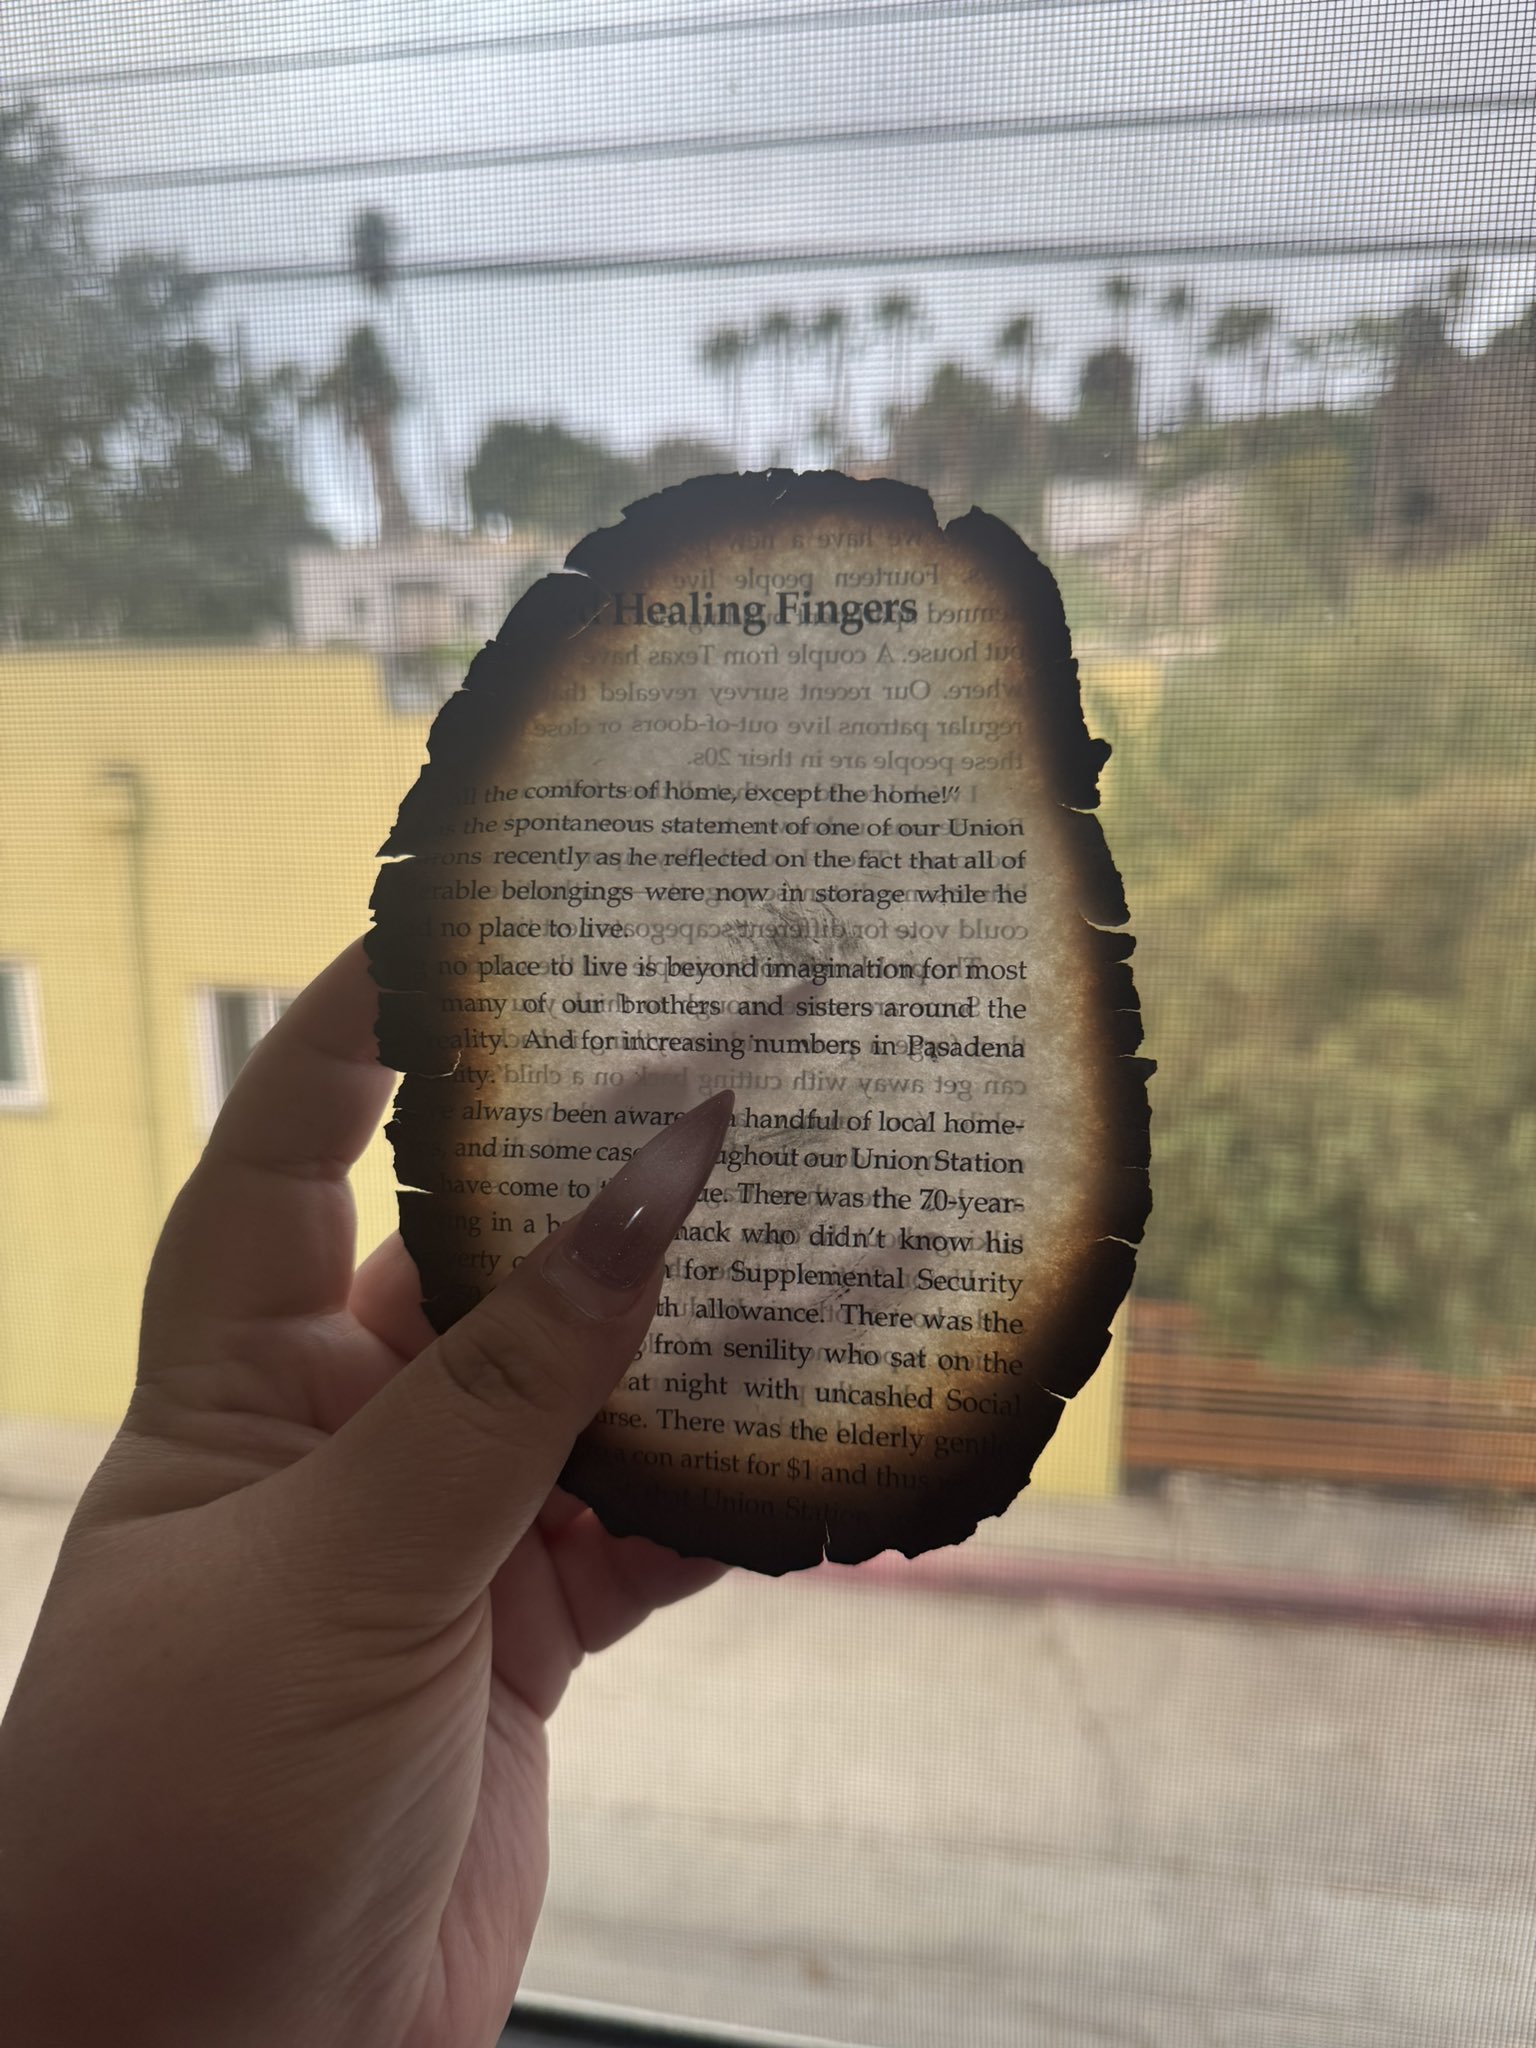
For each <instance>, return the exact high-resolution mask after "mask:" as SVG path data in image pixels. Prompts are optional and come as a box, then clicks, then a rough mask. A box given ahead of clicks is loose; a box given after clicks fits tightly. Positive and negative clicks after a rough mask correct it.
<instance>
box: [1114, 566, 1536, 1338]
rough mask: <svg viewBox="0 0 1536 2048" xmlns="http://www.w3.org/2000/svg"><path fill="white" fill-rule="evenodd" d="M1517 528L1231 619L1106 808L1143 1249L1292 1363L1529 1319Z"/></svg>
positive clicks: (1172, 680) (1522, 683)
mask: <svg viewBox="0 0 1536 2048" xmlns="http://www.w3.org/2000/svg"><path fill="white" fill-rule="evenodd" d="M1533 587H1536V537H1533V536H1531V535H1528V534H1525V535H1520V536H1517V537H1516V536H1508V537H1505V538H1504V539H1502V540H1500V541H1499V542H1497V543H1495V544H1491V545H1489V546H1488V547H1486V548H1484V549H1482V550H1479V551H1477V552H1475V553H1468V554H1464V555H1462V556H1461V557H1459V558H1457V559H1456V560H1454V561H1452V562H1448V563H1445V564H1443V565H1441V566H1439V567H1437V568H1435V569H1433V570H1430V571H1419V572H1417V573H1407V572H1403V571H1394V570H1390V569H1386V568H1381V567H1375V568H1369V569H1366V570H1363V571H1362V572H1361V574H1360V575H1359V577H1358V578H1357V580H1356V584H1355V588H1354V593H1353V601H1352V605H1351V608H1350V610H1349V612H1348V615H1347V617H1342V618H1341V617H1337V616H1330V615H1329V614H1328V613H1327V612H1326V610H1325V609H1323V608H1322V607H1314V608H1313V609H1312V610H1311V611H1310V612H1309V613H1307V614H1305V615H1302V614H1297V615H1295V616H1293V617H1292V618H1291V619H1290V620H1288V621H1287V622H1286V623H1284V624H1265V623H1263V622H1255V623H1250V624H1246V625H1242V626H1238V627H1234V628H1233V629H1232V630H1231V631H1230V632H1229V633H1228V635H1227V636H1226V638H1225V639H1224V641H1223V644H1222V645H1221V647H1220V649H1219V650H1218V651H1216V652H1214V653H1211V654H1209V655H1207V656H1205V657H1203V658H1199V659H1193V660H1188V661H1185V662H1183V663H1181V664H1179V665H1177V666H1176V667H1175V668H1174V669H1173V670H1172V672H1170V674H1169V675H1168V676H1167V678H1166V681H1165V687H1164V695H1163V702H1162V705H1161V709H1160V711H1159V714H1158V716H1157V717H1156V718H1155V719H1153V720H1152V721H1150V722H1149V723H1148V725H1147V726H1146V727H1145V728H1143V729H1142V731H1141V732H1140V734H1139V735H1138V736H1137V737H1136V738H1135V739H1134V740H1128V741H1127V743H1126V744H1125V746H1124V748H1123V751H1122V754H1121V756H1120V757H1119V759H1117V762H1116V764H1115V768H1114V771H1113V780H1112V782H1111V785H1110V798H1111V811H1110V817H1109V823H1110V827H1111V830H1112V832H1113V836H1114V843H1115V847H1116V851H1117V853H1118V854H1119V856H1120V858H1121V862H1122V866H1123V868H1124V870H1125V873H1126V880H1127V886H1128V889H1129V891H1130V896H1131V902H1132V904H1133V906H1134V909H1135V913H1136V919H1137V925H1138V929H1139V931H1140V934H1141V949H1140V953H1139V956H1138V976H1139V980H1140V985H1141V989H1142V996H1143V1002H1144V1006H1145V1012H1146V1020H1147V1029H1148V1050H1149V1051H1151V1052H1152V1053H1154V1054H1155V1055H1156V1057H1157V1058H1158V1060H1159V1062H1160V1069H1159V1074H1158V1078H1157V1081H1156V1083H1155V1089H1156V1093H1155V1097H1154V1103H1155V1115H1156V1122H1155V1126H1154V1131H1155V1144H1156V1154H1155V1158H1156V1181H1157V1196H1158V1210H1157V1214H1156V1216H1155V1218H1154V1224H1153V1228H1152V1230H1151V1233H1150V1235H1149V1238H1148V1243H1147V1249H1146V1260H1145V1267H1144V1272H1145V1278H1146V1282H1147V1285H1148V1286H1149V1288H1151V1289H1152V1290H1154V1291H1156V1292H1159V1293H1165V1294H1168V1295H1172V1296H1177V1297H1182V1298H1185V1299H1188V1300H1190V1301H1193V1302H1195V1303H1197V1304H1198V1305H1199V1306H1200V1307H1202V1308H1203V1309H1205V1310H1206V1311H1207V1312H1208V1313H1210V1314H1211V1315H1213V1316H1214V1317H1215V1318H1216V1319H1217V1320H1218V1321H1219V1322H1220V1323H1221V1324H1222V1325H1224V1326H1225V1327H1226V1328H1227V1330H1229V1331H1230V1332H1231V1333H1232V1334H1234V1335H1236V1336H1238V1337H1240V1338H1242V1339H1244V1340H1247V1341H1251V1342H1255V1343H1257V1344H1259V1345H1260V1346H1262V1347H1263V1348H1264V1349H1265V1350H1266V1351H1267V1352H1268V1353H1269V1354H1270V1355H1272V1356H1276V1357H1280V1358H1286V1359H1293V1360H1296V1361H1298V1362H1305V1361H1309V1360H1314V1359H1316V1358H1318V1357H1320V1356H1324V1355H1331V1356H1334V1357H1338V1356H1351V1355H1355V1356H1363V1357H1370V1356H1382V1355H1387V1354H1394V1353H1395V1354H1398V1355H1407V1356H1411V1357H1415V1358H1418V1359H1420V1360H1423V1361H1425V1362H1428V1363H1432V1364H1436V1365H1441V1366H1446V1367H1452V1368H1473V1367H1476V1366H1477V1365H1479V1364H1480V1363H1483V1362H1486V1361H1488V1360H1490V1359H1495V1358H1497V1357H1498V1356H1499V1355H1500V1354H1501V1353H1507V1352H1508V1351H1509V1350H1511V1349H1513V1348H1515V1347H1516V1346H1518V1345H1519V1344H1521V1343H1522V1342H1525V1341H1528V1332H1529V1330H1530V1329H1531V1327H1532V1326H1533V1325H1536V1259H1533V1258H1532V1255H1531V1247H1532V1244H1533V1243H1536V1033H1533V1031H1532V1029H1531V1021H1530V1020H1531V1015H1532V1006H1533V1003H1536V948H1533V947H1532V945H1531V943H1530V926H1531V914H1532V906H1533V903H1536V624H1533V615H1532V612H1531V608H1530V605H1529V601H1528V593H1529V592H1530V590H1531V589H1532V588H1533Z"/></svg>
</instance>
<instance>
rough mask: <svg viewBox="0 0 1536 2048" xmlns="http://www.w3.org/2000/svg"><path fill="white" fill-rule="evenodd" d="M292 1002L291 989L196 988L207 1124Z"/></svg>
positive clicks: (199, 1046)
mask: <svg viewBox="0 0 1536 2048" xmlns="http://www.w3.org/2000/svg"><path fill="white" fill-rule="evenodd" d="M292 1001H293V991H292V990H291V989H283V988H204V989H199V990H198V1002H197V1008H198V1017H197V1037H198V1064H199V1067H200V1069H201V1083H202V1094H203V1112H204V1115H205V1117H206V1120H207V1121H208V1122H209V1123H212V1122H213V1119H214V1118H215V1117H216V1116H217V1115H218V1113H219V1105H220V1104H221V1103H222V1102H223V1100H224V1098H225V1096H226V1095H227V1094H228V1093H229V1091H230V1089H231V1088H232V1087H233V1086H234V1083H235V1076H236V1075H237V1074H238V1073H239V1071H240V1069H241V1068H242V1067H243V1066H244V1065H245V1063H246V1061H247V1060H248V1059H249V1058H250V1056H251V1054H252V1053H253V1052H254V1051H255V1049H256V1046H257V1045H258V1043H259V1042H260V1041H261V1040H262V1039H263V1038H265V1037H266V1035H267V1033H268V1032H269V1031H270V1030H271V1029H272V1026H273V1025H274V1024H275V1023H276V1022H277V1020H278V1018H279V1017H280V1016H281V1015H282V1014H283V1012H284V1010H286V1009H287V1007H288V1005H289V1004H290V1003H291V1002H292Z"/></svg>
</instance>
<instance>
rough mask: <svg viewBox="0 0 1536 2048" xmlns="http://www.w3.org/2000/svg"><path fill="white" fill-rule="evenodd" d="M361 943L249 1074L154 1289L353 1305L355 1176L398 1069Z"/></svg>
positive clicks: (171, 1227) (196, 1176) (200, 1304)
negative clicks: (388, 1061) (384, 1059)
mask: <svg viewBox="0 0 1536 2048" xmlns="http://www.w3.org/2000/svg"><path fill="white" fill-rule="evenodd" d="M377 994H378V992H377V990H376V988H375V986H374V983H373V981H372V978H371V977H370V975H369V972H368V963H367V960H366V959H365V957H364V954H363V947H362V942H361V940H357V941H354V943H353V944H352V945H350V946H348V947H347V949H346V951H345V952H344V953H341V954H339V955H338V957H337V958H336V959H335V960H333V961H332V962H331V964H330V966H329V967H327V968H325V969H324V971H323V972H322V973H320V974H319V975H317V976H316V978H315V979H314V980H313V981H312V982H311V983H310V984H309V986H308V988H306V989H305V990H304V992H303V993H302V995H300V996H298V997H296V998H295V1000H294V1001H293V1002H292V1003H291V1004H290V1005H289V1007H288V1009H287V1010H286V1011H285V1012H284V1013H283V1015H282V1016H281V1017H280V1018H279V1019H278V1021H277V1022H276V1024H274V1025H273V1027H272V1029H271V1030H270V1031H269V1032H268V1033H267V1035H266V1037H265V1038H264V1039H263V1040H262V1041H261V1043H260V1044H259V1045H258V1046H257V1047H256V1049H255V1051H254V1052H253V1053H252V1054H251V1056H250V1058H249V1059H248V1060H247V1061H246V1063H245V1065H244V1066H243V1067H242V1068H241V1070H240V1073H239V1075H238V1076H237V1078H236V1081H235V1084H234V1086H233V1088H232V1089H231V1090H230V1092H229V1096H228V1098H227V1099H226V1101H225V1103H224V1106H223V1108H222V1109H221V1110H220V1112H219V1116H218V1121H217V1122H216V1123H215V1124H214V1127H213V1131H212V1133H211V1135H210V1137H209V1139H208V1143H207V1146H206V1148H205V1149H204V1152H203V1156H202V1158H201V1160H200V1161H199V1162H198V1164H197V1166H196V1168H195V1169H194V1171H193V1173H192V1177H191V1179H190V1180H189V1181H188V1182H187V1185H186V1186H185V1187H184V1188H183V1189H182V1191H181V1194H180V1195H179V1196H178V1198H177V1201H176V1205H175V1207H174V1209H173V1210H172V1212H171V1217H170V1220H169V1222H168V1223H167V1225H166V1229H165V1234H164V1236H163V1237H162V1239H161V1245H160V1250H159V1252H158V1253H157V1254H156V1259H155V1268H154V1272H153V1274H152V1276H151V1293H152V1295H153V1294H154V1293H155V1292H157V1291H158V1290H159V1289H162V1288H166V1287H171V1288H174V1290H175V1295H176V1302H177V1308H178V1311H179V1312H180V1313H181V1314H183V1315H185V1314H186V1313H187V1312H188V1311H189V1310H190V1311H191V1312H193V1313H199V1312H200V1313H202V1314H205V1315H215V1316H220V1317H229V1318H235V1319H252V1318H267V1317H288V1316H313V1315H324V1314H329V1313H333V1312H336V1311H339V1310H340V1309H342V1308H343V1307H345V1305H346V1301H347V1296H348V1293H349V1291H350V1288H351V1284H352V1267H353V1258H354V1250H355V1246H354V1237H355V1227H354V1226H355V1219H354V1213H353V1207H352V1195H351V1190H350V1189H349V1187H348V1185H347V1174H348V1172H349V1170H350V1169H351V1167H352V1166H353V1165H354V1164H355V1163H356V1161H357V1159H358V1158H359V1156H360V1155H361V1153H362V1152H363V1150H364V1149H365V1147H366V1146H367V1144H368V1141H369V1139H370V1138H371V1137H372V1136H373V1133H374V1131H375V1130H376V1129H377V1128H378V1123H379V1118H380V1116H381V1115H382V1114H383V1111H384V1107H385V1105H386V1104H387V1102H388V1101H389V1097H390V1094H391V1091H392V1090H393V1087H394V1083H395V1076H394V1075H393V1074H392V1073H391V1072H390V1070H389V1069H388V1068H387V1067H382V1066H380V1065H379V1061H378V1053H377V1048H376V1046H375V1042H374V1035H373V1021H374V1014H375V1011H376V1008H377Z"/></svg>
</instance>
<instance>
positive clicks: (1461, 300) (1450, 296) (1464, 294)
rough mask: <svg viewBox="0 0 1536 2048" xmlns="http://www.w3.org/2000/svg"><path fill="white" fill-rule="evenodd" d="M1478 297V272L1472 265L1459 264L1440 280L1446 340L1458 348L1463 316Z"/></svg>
mask: <svg viewBox="0 0 1536 2048" xmlns="http://www.w3.org/2000/svg"><path fill="white" fill-rule="evenodd" d="M1476 296H1477V272H1476V271H1475V270H1474V269H1473V268H1472V266H1471V264H1470V263H1458V264H1456V265H1455V266H1454V268H1452V269H1450V270H1448V271H1447V272H1446V273H1445V276H1444V277H1443V278H1442V279H1441V280H1440V304H1441V307H1442V309H1443V311H1444V316H1445V338H1446V340H1447V341H1448V342H1449V343H1450V344H1451V346H1452V348H1454V347H1455V346H1456V336H1457V332H1458V330H1459V328H1460V326H1461V316H1462V314H1463V313H1465V312H1466V310H1467V308H1468V307H1469V306H1470V305H1471V303H1472V301H1473V299H1474V298H1476Z"/></svg>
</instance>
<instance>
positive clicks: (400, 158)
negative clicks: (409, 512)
mask: <svg viewBox="0 0 1536 2048" xmlns="http://www.w3.org/2000/svg"><path fill="white" fill-rule="evenodd" d="M1533 108H1536V92H1533V91H1522V92H1489V93H1476V94H1462V95H1457V94H1450V93H1424V94H1418V95H1414V96H1412V97H1409V98H1401V97H1399V98H1390V97H1376V98H1369V99H1365V98H1354V99H1351V98H1342V99H1341V98H1334V99H1320V100H1301V101H1297V100H1291V101H1286V100H1266V101H1255V102H1248V103H1243V102H1237V103H1229V104H1227V105H1224V106H1216V107H1148V108H1144V109H1141V110H1139V111H1127V110H1124V109H1120V110H1106V111H1104V112H1099V113H1078V114H1073V113H1059V114H1039V115H1026V116H1023V117H1015V118H1012V119H1001V118H994V117H985V116H984V117H978V118H975V119H971V120H958V121H895V122H861V123H855V124H852V125H849V126H846V127H840V128H807V129H799V130H795V129H789V130H784V129H759V130H755V131H748V132H747V133H745V134H742V133H739V132H738V133H731V132H729V131H727V132H723V133H717V134H709V135H674V136H644V137H638V138H635V139H633V140H627V141H613V142H559V143H530V144H527V145H518V146H513V147H510V148H509V147H506V146H504V145H487V146H485V147H481V148H471V149H447V150H430V151H408V152H401V153H395V154H389V155H383V156H336V157H312V158H308V159H304V158H301V159H299V160H297V161H296V162H293V163H286V164H285V163H277V162H270V161H269V162H265V163H233V164H169V165H166V166H164V167H162V168H160V169H149V170H133V171H106V172H101V173H98V174H96V175H94V176H89V177H86V178H85V179H83V180H82V183H83V184H84V186H85V187H86V189H87V190H90V191H96V192H166V191H177V190H182V189H188V188H201V187H205V186H213V185H256V184H279V183H288V182H300V181H309V180H311V179H323V178H346V177H359V176H371V177H384V176H389V177H402V176H418V177H419V176H427V177H438V176H444V175H447V174H449V173H452V172H461V171H476V170H491V169H495V168H501V167H505V166H510V165H514V164H557V163H583V164H588V163H605V162H606V163H614V162H624V163H633V162H637V161H640V160H642V159H648V158H668V157H672V158H688V157H711V156H736V155H742V156H746V155H753V154H759V153H764V152H769V151H781V150H793V149H867V148H889V147H892V146H895V145H901V146H908V147H910V146H911V145H912V144H914V143H923V142H935V143H942V142H967V143H968V142H1001V141H1018V140H1023V139H1027V138H1031V137H1041V136H1061V135H1121V134H1136V133H1142V132H1146V131H1148V130H1165V131H1166V130H1172V129H1201V128H1224V127H1257V126H1275V125H1283V124H1286V123H1292V122H1309V121H1317V122H1332V121H1381V120H1405V121H1412V120H1426V119H1431V118H1435V117H1438V116H1446V115H1451V116H1464V115H1469V114H1485V113H1519V112H1528V111H1530V110H1531V109H1533Z"/></svg>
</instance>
